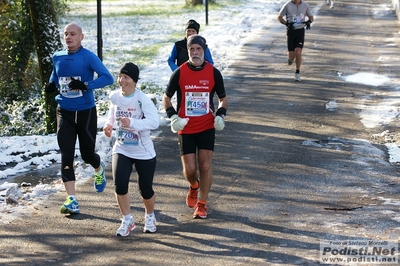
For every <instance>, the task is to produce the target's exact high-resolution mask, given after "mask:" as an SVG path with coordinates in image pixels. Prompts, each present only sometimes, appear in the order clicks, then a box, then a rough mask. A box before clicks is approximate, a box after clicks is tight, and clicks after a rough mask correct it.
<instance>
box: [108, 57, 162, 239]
mask: <svg viewBox="0 0 400 266" xmlns="http://www.w3.org/2000/svg"><path fill="white" fill-rule="evenodd" d="M138 79H139V68H138V67H137V66H136V65H135V64H133V63H126V64H125V65H124V66H123V67H122V68H121V70H120V73H119V74H118V85H119V87H120V89H119V90H116V91H113V92H111V93H110V102H111V103H110V110H109V113H108V117H107V121H106V123H105V126H104V128H103V131H104V134H105V135H106V136H107V137H111V134H112V131H113V126H114V123H115V122H116V141H115V144H114V147H113V152H112V154H113V155H112V175H113V180H114V186H115V193H116V199H117V203H118V206H119V209H120V211H121V213H122V215H123V219H122V223H121V226H120V227H119V229H118V230H117V233H116V234H117V236H127V235H129V233H130V231H132V230H133V229H135V227H136V224H135V220H134V219H133V217H132V214H131V209H130V200H129V194H128V188H129V178H130V175H131V173H132V168H133V165H135V169H136V172H137V174H138V185H139V190H140V193H141V196H142V199H143V203H144V207H145V225H144V228H143V232H149V233H154V232H155V231H156V218H155V216H154V204H155V194H154V190H153V178H154V172H155V168H156V152H155V150H154V144H153V141H152V140H151V138H150V130H153V129H156V128H158V126H159V117H158V113H157V108H156V107H155V106H154V103H153V102H152V101H151V100H150V99H149V98H148V97H147V96H146V95H145V94H144V93H143V92H142V91H140V90H136V83H137V81H138Z"/></svg>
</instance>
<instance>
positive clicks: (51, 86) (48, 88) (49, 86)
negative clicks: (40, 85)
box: [44, 81, 57, 93]
mask: <svg viewBox="0 0 400 266" xmlns="http://www.w3.org/2000/svg"><path fill="white" fill-rule="evenodd" d="M44 91H45V92H46V93H52V92H56V91H57V87H56V83H55V82H54V81H52V82H50V83H47V84H46V85H44Z"/></svg>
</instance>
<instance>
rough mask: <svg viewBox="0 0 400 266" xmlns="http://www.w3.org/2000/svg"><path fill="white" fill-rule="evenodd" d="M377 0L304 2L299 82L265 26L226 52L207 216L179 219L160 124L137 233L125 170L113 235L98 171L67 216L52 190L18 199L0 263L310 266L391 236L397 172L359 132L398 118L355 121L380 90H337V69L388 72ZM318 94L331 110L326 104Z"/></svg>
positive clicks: (172, 167) (176, 174)
mask: <svg viewBox="0 0 400 266" xmlns="http://www.w3.org/2000/svg"><path fill="white" fill-rule="evenodd" d="M382 2H385V3H387V5H389V3H390V1H388V0H385V1H382V0H368V1H364V0H353V1H350V0H346V1H340V0H339V1H337V2H336V4H335V8H334V9H333V10H332V9H329V8H328V7H327V6H326V5H325V4H324V1H322V0H320V1H316V0H310V1H308V3H309V4H310V5H311V6H312V8H313V11H314V15H315V22H314V23H313V24H312V29H311V30H310V31H307V32H306V44H305V49H304V53H303V65H302V70H301V74H302V81H301V82H294V66H288V65H287V55H286V45H285V40H286V39H285V29H284V26H282V25H280V24H279V23H278V22H277V23H276V24H268V25H266V26H265V27H264V28H263V30H262V31H260V32H259V34H258V36H257V38H255V39H254V40H252V41H251V42H249V43H247V44H246V45H245V46H244V47H243V49H242V51H241V53H240V54H238V55H234V56H236V60H235V63H234V64H233V65H232V66H230V67H229V69H228V70H226V71H225V72H224V78H225V82H226V84H225V85H226V88H227V91H228V97H229V110H228V116H227V117H226V128H225V130H223V131H222V132H218V133H217V141H216V142H217V145H216V149H215V155H214V164H213V175H214V183H213V186H212V190H211V193H210V196H209V201H208V205H209V214H208V217H207V219H204V220H197V219H196V220H194V219H192V213H193V210H192V209H189V208H188V207H186V205H185V195H186V192H187V183H186V181H185V180H184V178H183V177H182V175H181V171H182V170H181V165H180V159H179V150H178V146H177V139H176V135H174V134H173V133H172V132H170V131H169V129H168V128H167V127H165V128H163V132H164V133H163V134H162V135H160V136H159V137H158V138H157V139H156V140H155V145H156V150H157V154H158V165H157V171H156V179H155V190H156V193H157V204H156V217H157V222H158V224H157V233H155V234H144V233H142V232H141V230H142V227H143V218H144V214H143V205H142V203H141V200H140V197H139V194H138V191H137V188H136V180H135V175H133V181H132V182H131V195H132V197H131V200H132V208H131V209H132V214H133V216H134V218H135V220H136V222H137V224H138V227H137V229H136V230H135V231H133V232H132V233H131V234H130V236H129V237H126V238H117V237H115V231H116V229H117V228H118V227H119V223H120V220H119V218H120V215H119V210H118V207H117V205H116V202H115V198H114V194H113V188H112V186H111V185H110V184H111V183H112V182H111V171H110V169H107V170H108V171H107V174H108V177H109V178H108V179H109V186H108V187H107V188H106V190H105V192H103V193H99V194H96V193H94V192H93V188H92V183H91V182H89V183H87V184H84V185H81V186H79V187H78V195H79V203H80V208H81V214H79V215H75V216H70V217H68V216H64V215H61V214H60V213H59V207H60V205H61V204H62V202H63V201H64V198H65V194H64V193H58V194H55V195H52V196H51V197H50V198H49V200H47V201H46V202H43V203H41V204H39V205H36V206H32V208H35V211H34V213H33V214H31V213H30V212H29V213H28V212H27V215H26V216H22V217H21V219H17V220H14V221H12V222H10V223H9V224H3V225H2V226H1V229H0V230H1V235H0V250H1V251H2V252H1V253H0V264H2V265H5V264H7V265H23V264H26V265H128V264H129V265H189V264H190V265H319V264H321V260H320V241H321V240H329V241H340V240H349V239H350V240H358V239H363V240H368V239H371V240H390V241H398V239H399V228H400V227H399V221H400V219H399V218H397V217H399V216H400V215H399V207H398V205H396V202H400V196H399V195H400V188H399V186H398V183H399V181H398V177H399V172H398V169H397V168H396V166H393V165H390V164H389V163H388V160H387V157H388V155H387V151H386V148H385V146H384V145H382V143H380V142H379V140H374V139H372V135H373V134H377V133H380V132H382V131H384V130H386V129H388V130H390V131H392V132H396V129H398V127H399V126H400V125H399V123H398V122H397V121H394V122H392V123H391V124H388V125H382V126H380V127H378V128H365V127H364V126H363V124H362V123H361V122H360V116H359V112H360V109H359V105H360V104H361V103H363V104H370V105H373V104H379V102H380V101H385V100H387V99H386V98H385V96H382V95H383V94H384V92H386V91H387V92H389V91H393V90H394V88H393V87H391V86H378V87H376V86H370V85H363V84H355V83H351V84H350V83H348V82H345V81H344V79H343V78H341V77H340V76H339V75H338V73H343V75H345V74H356V73H359V72H373V73H380V74H383V75H387V76H389V77H390V78H393V79H398V78H399V73H398V70H399V64H400V60H399V57H398V53H399V44H400V38H399V34H398V33H399V30H400V27H399V23H398V20H397V18H396V15H395V13H394V11H392V10H387V9H385V5H386V4H383V3H382ZM387 57H389V58H391V60H387V61H385V60H379V59H382V58H387ZM376 91H379V92H381V94H379V96H377V93H376ZM331 100H336V101H337V103H338V108H337V109H335V110H327V108H326V103H327V102H329V101H331ZM394 138H395V140H396V138H397V135H396V134H395V135H394ZM365 140H367V141H365ZM337 265H340V263H337ZM345 265H351V264H345ZM374 265H378V264H374Z"/></svg>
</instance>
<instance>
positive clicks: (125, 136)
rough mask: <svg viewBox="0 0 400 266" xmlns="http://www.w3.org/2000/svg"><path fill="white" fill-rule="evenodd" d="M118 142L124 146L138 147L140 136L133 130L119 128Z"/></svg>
mask: <svg viewBox="0 0 400 266" xmlns="http://www.w3.org/2000/svg"><path fill="white" fill-rule="evenodd" d="M117 141H118V142H119V143H121V144H122V145H130V146H138V145H139V135H137V134H136V133H135V132H134V131H133V130H129V129H126V128H121V127H119V128H118V129H117Z"/></svg>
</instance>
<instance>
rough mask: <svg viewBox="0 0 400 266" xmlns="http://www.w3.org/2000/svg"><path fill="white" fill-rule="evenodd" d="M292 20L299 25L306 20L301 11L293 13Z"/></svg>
mask: <svg viewBox="0 0 400 266" xmlns="http://www.w3.org/2000/svg"><path fill="white" fill-rule="evenodd" d="M292 20H293V21H292V22H293V23H294V26H299V25H300V24H302V23H303V22H304V14H303V13H300V14H293V15H292Z"/></svg>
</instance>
